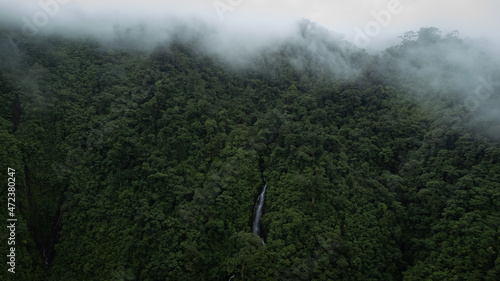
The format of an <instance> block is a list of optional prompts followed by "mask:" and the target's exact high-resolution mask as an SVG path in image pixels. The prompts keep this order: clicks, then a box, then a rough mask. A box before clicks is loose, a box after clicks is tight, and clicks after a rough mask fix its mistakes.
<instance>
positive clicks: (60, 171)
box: [0, 20, 500, 280]
mask: <svg viewBox="0 0 500 281" xmlns="http://www.w3.org/2000/svg"><path fill="white" fill-rule="evenodd" d="M194 27H195V28H194ZM171 29H172V30H174V31H175V32H173V33H166V34H167V35H168V36H163V35H162V36H160V35H159V36H158V37H157V38H155V39H154V40H153V41H150V40H148V39H147V38H149V37H147V36H146V35H144V37H141V36H142V35H141V32H142V34H148V32H149V29H148V27H147V26H142V27H141V26H140V25H137V26H136V28H130V29H129V28H128V27H126V28H122V27H120V26H116V28H115V29H114V30H113V33H112V34H114V35H113V36H112V37H107V38H105V37H98V38H96V37H92V36H81V37H80V35H79V36H69V37H68V36H65V35H61V34H60V33H54V34H44V33H40V34H37V35H34V36H27V35H25V34H23V33H22V32H21V31H20V30H18V29H15V28H12V27H9V26H4V27H2V28H1V29H0V99H1V100H2V103H1V105H0V135H1V137H0V148H1V149H0V155H1V156H0V157H1V158H0V159H2V163H3V166H2V167H3V168H2V170H3V171H4V170H6V167H7V166H8V167H12V168H15V169H16V171H17V172H16V178H17V183H16V184H17V189H16V194H17V195H16V196H17V198H18V203H17V205H16V206H17V213H18V215H17V216H18V228H17V244H16V251H17V252H16V259H17V260H16V271H17V272H16V274H15V275H13V274H10V273H8V272H7V271H6V270H3V271H1V272H0V277H1V279H2V280H227V279H229V278H230V277H231V276H233V275H234V278H233V280H498V279H499V278H500V258H499V255H498V253H499V251H500V241H499V237H500V200H499V196H500V163H499V162H498V160H499V159H500V146H499V139H500V127H499V126H498V121H499V119H500V118H499V116H500V115H499V112H498V108H499V105H500V104H499V94H500V92H499V90H500V89H499V87H498V82H500V77H499V73H498V69H499V63H498V62H499V61H498V57H495V56H494V55H492V54H491V53H489V52H488V51H487V50H488V48H487V47H488V46H482V45H478V44H477V43H475V42H473V41H470V40H467V39H465V38H461V37H460V35H459V34H458V33H457V32H452V33H450V34H444V35H442V34H441V32H440V30H439V29H437V28H433V27H423V28H421V29H419V30H417V31H410V32H407V33H404V34H402V35H401V38H400V39H401V43H400V44H399V45H396V46H392V47H390V48H387V49H386V50H384V51H382V52H379V53H375V54H373V53H369V52H367V51H366V50H363V49H359V48H357V47H355V46H354V45H352V44H349V43H348V42H346V41H344V40H343V39H342V37H341V36H340V35H337V34H334V33H332V32H330V31H328V30H327V29H325V28H323V27H321V26H319V25H317V24H315V23H313V22H310V21H307V20H303V21H300V22H298V23H296V24H295V25H294V27H291V28H290V29H289V30H288V31H287V32H286V33H283V34H282V35H280V36H275V37H273V35H266V36H263V37H259V38H252V37H248V38H245V40H243V39H242V40H243V41H239V42H232V43H231V38H233V37H231V36H229V35H231V34H232V33H221V32H219V31H218V29H217V28H215V27H213V26H210V25H205V24H203V22H198V23H196V24H184V23H182V22H179V23H176V26H175V28H173V27H171ZM151 34H154V32H153V33H151ZM268 34H272V33H268ZM246 35H248V34H240V36H242V37H239V38H243V37H245V36H246ZM141 38H142V39H141ZM223 38H225V39H223ZM217 40H220V41H217ZM217 42H220V44H219V45H217ZM249 42H253V43H254V44H252V45H250V43H249ZM6 177H7V175H6V174H5V173H4V172H3V173H2V174H1V176H0V178H1V180H2V181H3V182H7V180H6ZM262 177H265V178H266V182H267V191H266V201H265V208H264V214H263V216H262V220H261V223H262V228H261V233H262V235H263V237H264V238H263V239H264V240H265V245H264V244H263V243H262V240H261V238H259V237H258V236H256V235H255V234H253V233H252V232H251V216H252V210H253V205H254V202H255V199H256V196H257V195H258V193H259V190H260V189H261V188H262V186H263V181H262ZM0 197H1V198H7V190H6V189H1V191H0ZM6 216H7V212H0V220H3V221H6ZM0 235H2V236H1V237H4V238H6V236H5V233H4V232H2V233H1V234H0ZM3 240H5V239H3ZM1 248H2V249H4V250H5V252H6V251H7V244H6V243H5V244H4V246H3V247H1Z"/></svg>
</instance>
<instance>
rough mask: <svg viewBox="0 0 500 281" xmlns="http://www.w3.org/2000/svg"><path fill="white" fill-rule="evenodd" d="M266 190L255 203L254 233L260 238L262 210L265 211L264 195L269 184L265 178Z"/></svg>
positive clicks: (264, 189) (263, 190)
mask: <svg viewBox="0 0 500 281" xmlns="http://www.w3.org/2000/svg"><path fill="white" fill-rule="evenodd" d="M263 180H264V188H263V189H262V192H261V193H260V194H259V197H257V201H255V206H254V207H253V221H252V232H253V233H255V234H257V235H258V236H259V237H260V218H261V217H262V209H264V199H265V198H264V195H265V193H266V188H267V183H266V179H265V178H264V179H263Z"/></svg>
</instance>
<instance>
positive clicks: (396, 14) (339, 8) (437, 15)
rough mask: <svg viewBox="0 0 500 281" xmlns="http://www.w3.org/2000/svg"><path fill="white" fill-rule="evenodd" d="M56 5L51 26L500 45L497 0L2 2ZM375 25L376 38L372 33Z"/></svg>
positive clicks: (6, 11)
mask: <svg viewBox="0 0 500 281" xmlns="http://www.w3.org/2000/svg"><path fill="white" fill-rule="evenodd" d="M54 1H59V2H60V3H61V4H59V8H58V9H59V10H58V11H57V13H54V16H52V15H51V16H50V17H49V20H50V22H51V23H54V22H59V23H60V22H70V21H72V20H73V21H77V22H78V21H80V22H79V24H83V23H85V20H87V19H89V18H90V17H89V15H96V16H99V17H101V19H102V18H106V19H107V20H108V21H109V22H110V23H112V22H113V21H123V20H125V19H124V18H132V17H136V18H137V19H139V18H145V19H148V18H152V17H155V16H156V17H162V16H163V15H165V16H166V15H168V14H171V13H174V14H179V13H183V14H186V13H188V14H189V13H194V14H200V15H203V16H204V17H207V18H210V19H213V20H214V21H216V22H218V24H220V25H221V26H238V27H241V28H251V27H252V26H257V29H259V28H265V29H273V28H276V29H279V28H280V25H282V24H283V23H286V22H289V21H290V20H293V19H299V18H307V19H310V20H311V21H314V22H317V23H319V24H321V25H323V26H325V27H327V28H328V29H330V30H332V31H335V32H339V33H342V34H344V35H345V38H346V39H347V40H349V41H351V42H352V41H353V40H354V39H355V36H356V35H357V34H358V33H359V31H362V32H364V33H365V35H366V34H368V35H369V36H368V38H369V40H370V44H371V45H373V46H377V45H378V44H380V42H382V41H387V40H389V39H391V38H392V39H393V40H394V42H397V41H398V40H397V39H396V38H397V36H398V35H401V34H402V33H403V32H405V31H408V30H418V29H419V28H420V27H422V26H435V27H438V28H440V29H441V30H442V31H443V32H444V33H447V32H451V31H453V30H459V31H460V34H461V36H468V37H471V38H478V37H484V38H488V39H489V40H491V41H494V42H496V43H499V42H500V32H499V31H498V27H499V26H500V1H498V0H476V1H473V0H434V1H433V0H400V1H397V0H215V1H214V0H182V1H180V0H138V1H130V0H15V1H13V0H0V16H1V17H2V18H3V19H5V18H9V19H10V21H11V22H12V21H13V22H18V23H19V24H22V23H23V21H22V17H25V18H26V19H29V20H31V21H33V17H34V15H35V14H36V13H37V11H42V10H43V8H42V6H41V5H40V3H49V2H54ZM66 2H67V3H66ZM391 2H393V3H391ZM398 3H399V4H398ZM391 5H392V9H391V8H390V7H391ZM215 6H217V7H219V11H218V12H217V9H216V8H215ZM388 13H389V14H390V19H388V18H387V17H386V16H387V15H388ZM375 14H379V15H381V16H380V17H381V19H382V20H380V19H379V22H380V23H377V24H374V23H375V22H376V18H375V16H374V15H375ZM82 15H85V16H82ZM384 16H385V17H384ZM242 22H243V23H244V24H242ZM262 23H265V24H264V25H263V24H262ZM370 24H371V25H370ZM383 25H385V26H383ZM377 26H378V28H380V29H379V30H377ZM370 27H371V28H372V29H371V31H372V34H371V35H370V34H369V32H370V30H369V29H368V31H367V28H370ZM358 37H359V36H358ZM365 39H366V37H365ZM358 41H359V40H358Z"/></svg>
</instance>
